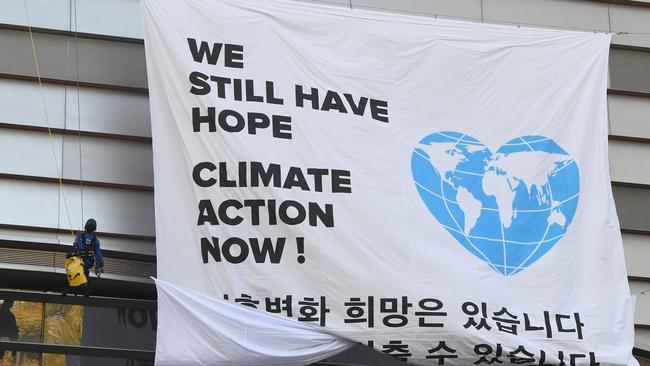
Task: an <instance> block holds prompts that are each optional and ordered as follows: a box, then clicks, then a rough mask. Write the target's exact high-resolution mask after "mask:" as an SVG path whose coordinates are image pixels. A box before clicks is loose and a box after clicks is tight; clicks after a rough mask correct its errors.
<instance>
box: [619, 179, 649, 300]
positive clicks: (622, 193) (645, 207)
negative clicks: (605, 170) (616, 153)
mask: <svg viewBox="0 0 650 366" xmlns="http://www.w3.org/2000/svg"><path fill="white" fill-rule="evenodd" d="M612 191H613V193H614V201H615V202H616V212H617V213H618V220H619V222H620V223H621V227H622V228H625V229H634V230H650V220H649V219H648V218H649V217H650V216H649V215H650V189H644V188H635V187H620V186H614V187H612ZM649 309H650V308H649Z"/></svg>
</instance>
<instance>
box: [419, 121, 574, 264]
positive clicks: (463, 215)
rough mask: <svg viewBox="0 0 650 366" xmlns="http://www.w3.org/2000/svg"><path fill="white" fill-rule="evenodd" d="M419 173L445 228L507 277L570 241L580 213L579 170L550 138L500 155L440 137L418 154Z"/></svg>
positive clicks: (527, 140) (447, 134) (518, 144)
mask: <svg viewBox="0 0 650 366" xmlns="http://www.w3.org/2000/svg"><path fill="white" fill-rule="evenodd" d="M411 169H412V172H413V179H414V181H415V185H416V187H417V190H418V192H419V193H420V197H421V198H422V200H423V201H424V203H425V204H426V206H427V208H428V209H429V211H430V212H431V213H432V214H433V216H434V217H435V218H436V219H437V220H438V222H440V224H442V226H444V227H445V229H447V231H449V233H451V235H453V236H454V237H455V238H456V240H458V241H459V242H460V243H461V244H462V245H463V247H465V249H467V250H468V251H469V252H470V253H472V254H474V255H475V256H477V257H478V258H480V259H481V260H483V261H485V262H487V263H488V264H489V265H490V267H492V269H494V270H495V271H497V272H499V273H501V274H502V275H505V276H509V275H513V274H515V273H518V272H520V271H522V270H524V269H525V268H527V267H528V266H529V265H531V264H532V263H534V262H535V261H536V260H538V259H539V258H541V257H542V256H543V255H544V254H546V253H547V252H548V251H549V249H551V247H553V245H555V244H556V243H557V242H558V241H559V240H560V239H562V237H563V236H564V234H565V233H566V230H567V228H568V227H569V225H570V224H571V220H572V219H573V216H574V215H575V212H576V208H577V207H578V197H579V195H580V175H579V171H578V166H577V164H576V162H575V161H574V160H573V159H572V158H571V157H570V156H569V155H568V154H567V153H566V152H565V151H564V150H563V149H562V148H561V147H560V146H559V145H558V144H556V143H555V142H554V141H553V140H551V139H549V138H546V137H543V136H522V137H518V138H516V139H513V140H510V141H508V142H507V143H506V144H504V145H503V146H501V147H500V148H499V149H498V150H497V152H496V154H493V153H492V152H491V151H490V149H488V148H487V147H486V146H485V145H483V144H482V143H481V142H479V141H478V140H476V139H475V138H472V137H470V136H468V135H465V134H462V133H458V132H451V131H443V132H436V133H432V134H430V135H428V136H427V137H425V138H423V139H422V140H421V141H420V143H419V145H418V146H417V147H416V148H415V150H414V151H413V156H412V158H411Z"/></svg>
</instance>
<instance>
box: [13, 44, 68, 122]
mask: <svg viewBox="0 0 650 366" xmlns="http://www.w3.org/2000/svg"><path fill="white" fill-rule="evenodd" d="M0 57H2V56H0ZM43 94H44V96H43V99H45V107H46V108H47V114H48V119H49V123H50V127H52V128H63V121H64V116H65V98H66V96H65V88H64V87H63V86H61V85H53V84H43ZM0 122H4V123H15V124H24V125H30V126H40V127H46V126H47V123H46V120H45V112H44V110H43V102H42V100H41V92H40V90H39V88H38V83H32V82H28V81H18V80H11V79H0Z"/></svg>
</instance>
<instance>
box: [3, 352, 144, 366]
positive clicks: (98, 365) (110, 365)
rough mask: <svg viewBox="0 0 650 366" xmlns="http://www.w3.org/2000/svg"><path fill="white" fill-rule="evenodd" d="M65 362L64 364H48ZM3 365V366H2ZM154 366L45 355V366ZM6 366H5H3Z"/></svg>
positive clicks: (120, 360)
mask: <svg viewBox="0 0 650 366" xmlns="http://www.w3.org/2000/svg"><path fill="white" fill-rule="evenodd" d="M57 360H63V363H51V364H50V363H48V362H55V361H57ZM0 365H1V364H0ZM46 365H52V366H59V365H60V366H85V365H92V366H154V364H153V361H141V360H132V359H126V358H110V357H91V356H73V355H55V354H49V353H43V366H46ZM2 366H4V365H2Z"/></svg>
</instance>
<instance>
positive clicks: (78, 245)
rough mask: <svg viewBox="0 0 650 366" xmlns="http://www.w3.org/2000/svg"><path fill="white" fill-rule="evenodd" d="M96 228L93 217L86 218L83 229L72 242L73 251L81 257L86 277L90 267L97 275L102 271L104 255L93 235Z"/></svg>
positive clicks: (95, 236)
mask: <svg viewBox="0 0 650 366" xmlns="http://www.w3.org/2000/svg"><path fill="white" fill-rule="evenodd" d="M95 230H97V221H95V219H88V221H86V225H85V226H84V231H80V232H79V233H78V234H77V237H76V239H75V241H74V243H73V249H74V252H75V253H77V254H78V255H79V256H81V257H82V258H83V261H84V273H85V274H86V278H90V277H88V274H89V273H90V269H91V268H92V269H93V271H94V272H95V274H96V275H97V277H100V276H101V274H102V273H104V256H102V249H101V247H100V245H99V239H97V235H95Z"/></svg>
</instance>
